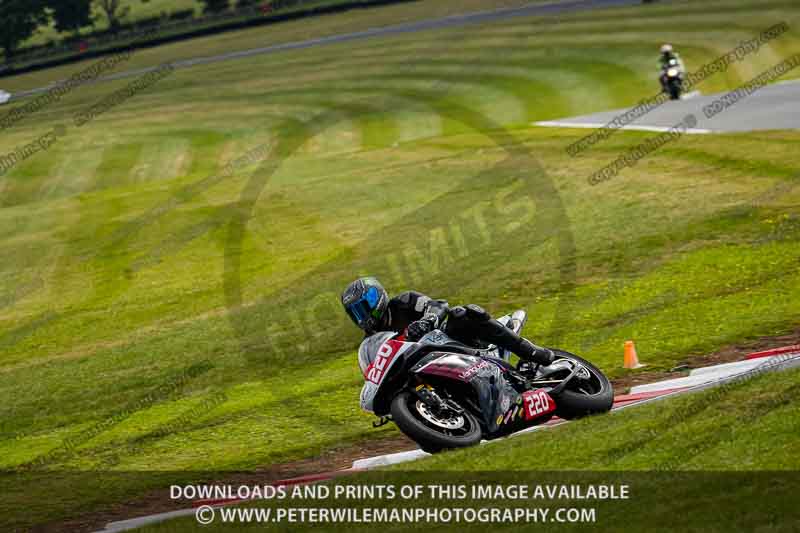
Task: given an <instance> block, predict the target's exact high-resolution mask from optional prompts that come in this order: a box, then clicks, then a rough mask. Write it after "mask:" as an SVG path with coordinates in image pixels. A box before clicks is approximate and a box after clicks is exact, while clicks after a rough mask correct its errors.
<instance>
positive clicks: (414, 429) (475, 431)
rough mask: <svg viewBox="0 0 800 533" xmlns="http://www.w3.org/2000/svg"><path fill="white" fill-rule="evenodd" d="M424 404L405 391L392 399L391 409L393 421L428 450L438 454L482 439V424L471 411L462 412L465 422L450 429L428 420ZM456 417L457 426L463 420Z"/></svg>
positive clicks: (461, 417)
mask: <svg viewBox="0 0 800 533" xmlns="http://www.w3.org/2000/svg"><path fill="white" fill-rule="evenodd" d="M420 403H421V401H420V400H418V399H417V397H416V396H415V395H413V394H411V393H410V392H401V393H400V394H398V395H397V396H395V398H394V400H392V405H391V408H390V410H391V413H392V420H394V423H395V424H397V427H399V428H400V431H402V432H403V433H405V434H406V435H408V436H409V437H410V438H411V439H413V440H414V442H416V443H417V444H419V446H420V448H422V449H423V450H424V451H426V452H428V453H436V452H438V451H441V450H444V449H452V448H465V447H467V446H474V445H475V444H478V443H479V442H480V441H481V433H482V432H481V427H480V424H479V423H478V419H477V418H475V415H473V414H472V413H470V412H469V411H467V410H464V411H463V412H462V413H459V414H458V417H460V419H461V421H463V425H462V426H461V427H458V428H456V429H453V430H448V429H447V428H445V427H438V426H437V425H436V424H435V423H433V422H431V421H430V420H428V419H426V417H425V415H424V414H423V413H424V411H421V410H420V407H419V404H420ZM453 420H454V422H453V425H454V426H455V425H457V424H458V422H459V421H458V420H457V419H453Z"/></svg>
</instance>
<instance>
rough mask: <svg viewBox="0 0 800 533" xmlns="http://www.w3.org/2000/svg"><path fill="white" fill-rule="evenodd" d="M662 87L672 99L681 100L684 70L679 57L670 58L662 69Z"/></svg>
mask: <svg viewBox="0 0 800 533" xmlns="http://www.w3.org/2000/svg"><path fill="white" fill-rule="evenodd" d="M661 88H662V89H663V91H664V92H665V93H667V94H669V97H670V99H671V100H680V99H681V93H682V92H683V71H682V70H681V67H680V64H679V63H678V60H677V59H670V60H669V63H667V64H666V65H665V66H664V68H663V69H662V70H661Z"/></svg>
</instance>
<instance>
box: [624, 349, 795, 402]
mask: <svg viewBox="0 0 800 533" xmlns="http://www.w3.org/2000/svg"><path fill="white" fill-rule="evenodd" d="M787 355H789V354H779V355H773V356H770V357H762V358H759V359H747V360H745V361H735V362H733V363H724V364H721V365H713V366H707V367H703V368H695V369H694V370H692V371H691V372H690V374H689V375H688V376H685V377H682V378H675V379H669V380H666V381H658V382H656V383H648V384H645V385H637V386H636V387H632V388H631V394H638V393H640V392H658V391H660V390H666V389H675V388H679V387H694V386H697V385H702V384H704V383H715V382H717V381H719V380H724V379H727V378H729V377H732V376H738V375H741V374H745V373H747V372H750V371H752V370H755V369H756V368H758V367H759V366H761V365H762V364H774V362H775V361H776V358H778V357H783V358H784V359H785V358H786V357H787Z"/></svg>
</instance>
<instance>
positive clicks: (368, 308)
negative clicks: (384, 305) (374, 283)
mask: <svg viewBox="0 0 800 533" xmlns="http://www.w3.org/2000/svg"><path fill="white" fill-rule="evenodd" d="M378 300H380V293H379V292H378V289H376V288H375V287H370V288H369V289H367V292H366V293H364V295H363V296H362V297H361V298H359V299H358V300H356V301H355V302H353V303H351V304H350V305H348V306H346V307H345V310H346V311H347V314H348V316H350V318H351V319H352V320H353V322H355V323H356V325H358V326H359V327H363V326H364V325H365V324H366V322H367V321H368V320H369V319H370V318H380V316H379V315H380V311H379V310H378V307H377V306H378Z"/></svg>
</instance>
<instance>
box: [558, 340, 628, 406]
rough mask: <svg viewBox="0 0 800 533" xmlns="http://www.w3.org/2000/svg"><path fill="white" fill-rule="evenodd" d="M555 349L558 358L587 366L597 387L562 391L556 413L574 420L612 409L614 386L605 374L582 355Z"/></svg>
mask: <svg viewBox="0 0 800 533" xmlns="http://www.w3.org/2000/svg"><path fill="white" fill-rule="evenodd" d="M553 351H554V352H555V354H556V357H557V358H559V357H560V358H564V359H572V360H574V361H577V362H579V363H580V364H581V365H583V366H584V367H586V369H587V370H588V371H589V373H590V374H591V375H592V379H593V380H595V381H594V385H595V387H596V388H595V390H591V391H576V390H570V389H569V388H567V389H565V390H563V391H561V393H559V394H558V395H556V396H555V400H556V406H557V407H556V415H557V416H559V417H560V418H563V419H564V420H573V419H575V418H581V417H584V416H588V415H593V414H599V413H605V412H608V411H610V410H611V407H612V406H613V405H614V388H613V387H612V386H611V382H610V381H609V380H608V378H607V377H606V376H605V374H603V372H602V371H600V369H599V368H597V367H596V366H594V365H593V364H592V363H590V362H589V361H587V360H586V359H584V358H582V357H578V356H577V355H574V354H571V353H569V352H564V351H561V350H553Z"/></svg>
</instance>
